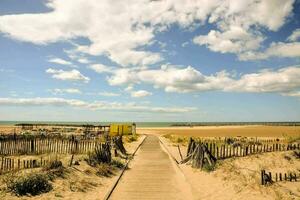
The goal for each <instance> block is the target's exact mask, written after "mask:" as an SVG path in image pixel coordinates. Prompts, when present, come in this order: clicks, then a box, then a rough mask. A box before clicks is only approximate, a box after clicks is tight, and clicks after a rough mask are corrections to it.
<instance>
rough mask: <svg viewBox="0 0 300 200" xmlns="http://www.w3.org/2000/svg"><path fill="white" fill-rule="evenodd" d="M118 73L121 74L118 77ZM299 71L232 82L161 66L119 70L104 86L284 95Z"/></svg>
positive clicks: (296, 84) (298, 82) (224, 76)
mask: <svg viewBox="0 0 300 200" xmlns="http://www.w3.org/2000/svg"><path fill="white" fill-rule="evenodd" d="M120 71H121V72H122V73H120ZM299 77H300V67H299V66H290V67H285V68H281V69H278V70H274V71H272V70H262V71H259V72H257V73H249V74H244V75H242V76H240V77H239V78H234V74H230V73H228V72H226V71H220V72H217V73H216V74H210V75H204V74H202V73H201V72H200V71H198V70H196V69H195V68H193V67H190V66H189V67H186V68H182V67H176V66H165V65H164V66H162V67H161V68H160V69H155V70H149V69H144V70H134V69H120V70H117V71H116V72H115V73H114V74H112V76H111V77H108V82H109V83H113V85H129V86H130V90H128V91H132V89H133V88H132V86H133V85H134V84H139V83H147V84H150V85H153V86H154V87H155V88H163V89H164V90H165V91H167V92H179V93H184V92H199V91H225V92H277V93H284V92H290V91H294V90H297V89H299V88H300V79H299Z"/></svg>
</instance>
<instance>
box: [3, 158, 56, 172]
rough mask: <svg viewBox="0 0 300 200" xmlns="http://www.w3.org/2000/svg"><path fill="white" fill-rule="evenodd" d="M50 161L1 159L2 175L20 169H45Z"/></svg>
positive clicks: (41, 159)
mask: <svg viewBox="0 0 300 200" xmlns="http://www.w3.org/2000/svg"><path fill="white" fill-rule="evenodd" d="M49 160H50V159H43V157H41V158H40V159H19V158H18V159H14V158H5V157H2V158H0V174H2V173H5V172H10V171H15V170H20V169H30V168H37V167H43V166H46V165H47V164H48V162H49Z"/></svg>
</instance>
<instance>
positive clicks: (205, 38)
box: [193, 27, 263, 53]
mask: <svg viewBox="0 0 300 200" xmlns="http://www.w3.org/2000/svg"><path fill="white" fill-rule="evenodd" d="M193 41H194V43H196V44H199V45H206V46H207V47H208V48H209V49H210V50H211V51H216V52H221V53H241V52H245V51H249V50H255V49H258V48H259V46H260V43H261V42H262V41H263V38H262V37H261V36H255V35H254V34H251V33H249V32H247V31H246V30H244V29H243V28H241V27H231V29H230V30H227V31H224V32H219V31H215V30H212V31H210V32H209V33H208V35H200V36H198V37H195V38H194V40H193Z"/></svg>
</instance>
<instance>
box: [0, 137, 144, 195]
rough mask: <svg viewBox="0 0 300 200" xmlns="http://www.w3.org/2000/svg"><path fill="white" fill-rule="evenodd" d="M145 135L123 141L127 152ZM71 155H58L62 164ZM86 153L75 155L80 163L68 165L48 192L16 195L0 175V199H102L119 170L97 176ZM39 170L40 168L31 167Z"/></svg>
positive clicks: (116, 177) (66, 161) (136, 145)
mask: <svg viewBox="0 0 300 200" xmlns="http://www.w3.org/2000/svg"><path fill="white" fill-rule="evenodd" d="M144 137H145V136H141V137H139V138H138V140H137V141H134V142H131V143H125V144H124V145H125V148H126V150H127V152H128V153H130V154H132V153H133V152H134V151H135V149H136V148H137V147H138V146H139V144H140V143H141V142H142V141H143V139H144ZM21 157H22V158H26V159H29V158H33V157H39V158H40V156H30V155H29V156H28V155H26V156H21ZM70 157H71V155H67V156H66V155H62V156H60V157H59V159H60V160H62V161H63V163H64V166H67V165H68V163H69V160H70ZM84 157H86V155H83V156H81V155H75V158H74V160H79V162H80V165H79V166H75V165H73V166H72V167H68V171H69V172H68V173H67V174H66V178H57V179H55V180H54V182H53V183H52V184H53V190H51V191H50V192H48V193H44V194H41V195H37V196H34V197H28V196H23V197H17V196H15V195H13V194H11V193H10V192H8V191H5V190H4V189H5V187H6V185H5V183H4V182H3V180H4V179H3V178H4V177H5V175H1V176H0V199H3V200H18V199H24V200H25V199H26V200H27V199H28V200H29V199H30V200H38V199H41V200H48V199H49V200H52V199H70V200H71V199H72V200H81V199H85V200H102V199H104V197H105V195H106V194H107V193H108V192H109V191H110V189H111V188H112V186H113V184H114V183H115V182H116V180H117V179H118V176H119V175H120V172H121V171H115V172H114V173H115V174H114V176H111V177H99V176H97V175H96V169H95V168H93V167H91V166H89V165H88V164H87V163H86V162H85V161H84V160H83V158H84ZM33 170H40V168H37V169H33ZM33 170H27V171H26V170H22V171H21V173H30V172H32V171H33Z"/></svg>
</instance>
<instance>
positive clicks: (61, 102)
mask: <svg viewBox="0 0 300 200" xmlns="http://www.w3.org/2000/svg"><path fill="white" fill-rule="evenodd" d="M1 105H9V106H71V107H74V108H81V109H89V110H118V111H127V112H163V113H184V112H191V111H195V110H197V109H196V108H194V107H151V106H145V105H137V104H135V103H119V102H105V101H94V102H85V101H82V100H77V99H64V98H40V97H36V98H0V106H1Z"/></svg>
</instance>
